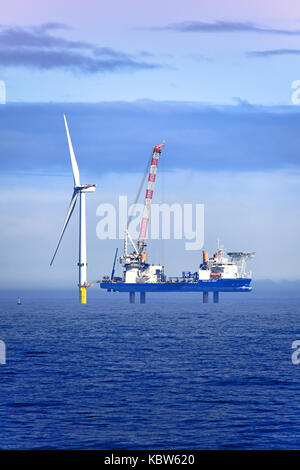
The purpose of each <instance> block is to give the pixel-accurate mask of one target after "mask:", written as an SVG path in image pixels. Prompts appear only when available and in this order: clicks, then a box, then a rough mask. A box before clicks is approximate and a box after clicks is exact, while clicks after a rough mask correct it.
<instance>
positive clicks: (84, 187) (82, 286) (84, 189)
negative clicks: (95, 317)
mask: <svg viewBox="0 0 300 470" xmlns="http://www.w3.org/2000/svg"><path fill="white" fill-rule="evenodd" d="M64 121H65V126H66V132H67V138H68V144H69V150H70V157H71V164H72V170H73V178H74V191H73V195H72V198H71V202H70V205H69V209H68V212H67V215H66V218H65V221H64V224H63V227H62V230H61V232H60V235H59V238H58V242H57V245H56V248H55V251H54V255H53V257H52V260H51V263H50V266H51V265H52V263H53V261H54V258H55V256H56V253H57V250H58V248H59V245H60V242H61V239H62V237H63V235H64V233H65V230H66V228H67V225H68V222H69V220H70V218H71V215H72V213H73V210H74V208H75V205H76V201H77V198H78V195H79V261H78V268H79V284H78V287H79V302H80V303H81V304H86V289H87V287H89V285H90V284H88V282H87V255H86V205H85V202H86V201H85V193H92V192H94V191H95V190H96V185H95V184H80V177H79V169H78V165H77V161H76V158H75V153H74V150H73V145H72V141H71V137H70V133H69V128H68V123H67V119H66V116H65V115H64Z"/></svg>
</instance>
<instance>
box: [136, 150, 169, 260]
mask: <svg viewBox="0 0 300 470" xmlns="http://www.w3.org/2000/svg"><path fill="white" fill-rule="evenodd" d="M164 146H165V142H164V141H163V142H162V143H161V144H159V145H155V147H153V154H152V160H151V165H150V169H149V176H148V182H147V188H146V196H145V203H144V210H143V215H142V222H141V228H140V234H139V239H138V242H137V247H138V254H139V255H141V254H142V251H143V249H144V247H145V241H146V239H147V234H148V227H149V219H150V211H151V203H152V198H153V192H154V185H155V179H156V172H157V166H158V159H159V156H160V154H161V152H162V148H163V147H164Z"/></svg>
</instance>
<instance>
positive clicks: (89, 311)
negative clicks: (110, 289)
mask: <svg viewBox="0 0 300 470" xmlns="http://www.w3.org/2000/svg"><path fill="white" fill-rule="evenodd" d="M251 295H252V294H243V295H239V294H238V295H237V297H236V298H234V297H228V298H226V299H225V297H226V295H224V298H223V297H222V298H221V299H220V301H221V302H220V304H217V305H215V304H206V305H203V304H202V303H201V295H199V296H198V295H197V296H193V297H191V296H190V297H184V295H183V296H182V298H180V299H176V301H175V300H174V298H173V299H172V297H171V298H169V300H170V301H169V302H167V300H164V301H162V300H160V299H158V298H155V299H153V300H152V299H151V296H150V295H149V296H148V299H147V300H148V303H147V304H146V305H139V304H136V305H134V306H129V305H128V303H127V302H128V299H127V296H122V297H121V296H118V294H117V296H116V297H114V296H113V294H111V295H110V296H103V297H101V298H100V297H99V299H91V300H90V302H89V304H88V305H87V306H79V305H78V304H77V303H76V300H77V299H76V292H75V294H74V297H75V298H73V299H71V300H66V299H62V300H54V299H53V298H52V299H51V298H49V299H46V298H43V299H38V298H35V299H32V298H26V296H25V297H24V296H23V297H22V300H23V303H22V305H21V306H17V305H16V300H15V298H13V301H11V300H8V299H7V300H3V299H2V300H0V339H1V340H3V341H5V343H6V361H7V362H6V364H5V365H0V381H1V383H0V448H2V449H190V450H193V449H299V448H300V365H298V366H297V365H293V364H292V362H291V354H292V349H291V345H292V342H293V341H294V340H297V339H299V340H300V301H299V299H297V298H294V299H293V298H292V299H289V298H288V297H287V298H286V299H282V298H281V297H280V296H277V297H276V298H273V299H272V297H269V298H266V299H262V298H261V299H259V298H256V297H255V296H253V297H251Z"/></svg>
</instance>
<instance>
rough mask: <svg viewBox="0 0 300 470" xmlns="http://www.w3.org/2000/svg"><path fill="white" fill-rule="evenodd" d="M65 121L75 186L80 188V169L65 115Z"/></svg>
mask: <svg viewBox="0 0 300 470" xmlns="http://www.w3.org/2000/svg"><path fill="white" fill-rule="evenodd" d="M64 120H65V126H66V131H67V137H68V144H69V150H70V157H71V163H72V170H73V177H74V186H79V185H80V182H79V169H78V165H77V161H76V158H75V153H74V150H73V145H72V141H71V137H70V132H69V128H68V123H67V118H66V115H65V114H64Z"/></svg>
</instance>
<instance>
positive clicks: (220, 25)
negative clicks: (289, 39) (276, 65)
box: [153, 21, 300, 36]
mask: <svg viewBox="0 0 300 470" xmlns="http://www.w3.org/2000/svg"><path fill="white" fill-rule="evenodd" d="M153 29H160V30H168V31H175V32H181V33H261V34H281V35H288V36H297V35H300V29H294V30H288V29H278V28H272V27H263V26H259V25H257V24H255V23H252V22H249V21H214V22H204V21H182V22H180V23H171V24H168V25H166V26H160V27H154V28H153Z"/></svg>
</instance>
